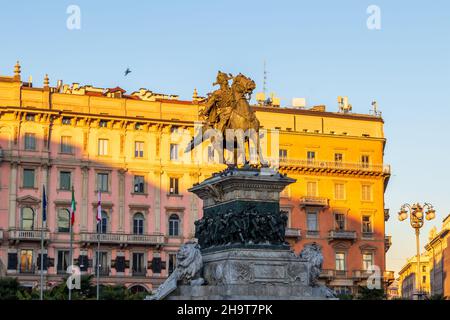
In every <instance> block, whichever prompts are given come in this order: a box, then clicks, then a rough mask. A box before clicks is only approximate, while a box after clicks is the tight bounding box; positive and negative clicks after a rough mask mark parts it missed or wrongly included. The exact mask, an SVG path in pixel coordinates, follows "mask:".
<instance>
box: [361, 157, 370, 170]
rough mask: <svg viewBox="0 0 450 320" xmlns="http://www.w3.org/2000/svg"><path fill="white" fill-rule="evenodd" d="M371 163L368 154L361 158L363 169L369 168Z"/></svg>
mask: <svg viewBox="0 0 450 320" xmlns="http://www.w3.org/2000/svg"><path fill="white" fill-rule="evenodd" d="M369 161H370V157H369V156H368V155H367V154H363V155H362V156H361V166H362V167H363V168H368V167H369Z"/></svg>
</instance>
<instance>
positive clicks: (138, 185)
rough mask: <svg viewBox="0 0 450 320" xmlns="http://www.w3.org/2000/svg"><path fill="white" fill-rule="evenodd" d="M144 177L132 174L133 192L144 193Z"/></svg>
mask: <svg viewBox="0 0 450 320" xmlns="http://www.w3.org/2000/svg"><path fill="white" fill-rule="evenodd" d="M144 187H145V179H144V176H134V189H133V190H134V192H135V193H144V192H145V188H144Z"/></svg>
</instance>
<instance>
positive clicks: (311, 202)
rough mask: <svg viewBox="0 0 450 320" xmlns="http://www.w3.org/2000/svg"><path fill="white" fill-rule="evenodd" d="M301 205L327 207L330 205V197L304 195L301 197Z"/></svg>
mask: <svg viewBox="0 0 450 320" xmlns="http://www.w3.org/2000/svg"><path fill="white" fill-rule="evenodd" d="M300 205H302V206H319V207H327V206H328V198H325V197H310V196H304V197H300Z"/></svg>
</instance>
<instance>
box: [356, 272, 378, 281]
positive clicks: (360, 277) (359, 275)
mask: <svg viewBox="0 0 450 320" xmlns="http://www.w3.org/2000/svg"><path fill="white" fill-rule="evenodd" d="M373 274H374V271H368V270H353V279H355V280H356V281H359V280H363V279H367V278H369V277H370V276H372V275H373Z"/></svg>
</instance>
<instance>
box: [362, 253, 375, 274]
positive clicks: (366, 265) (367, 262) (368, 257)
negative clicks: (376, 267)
mask: <svg viewBox="0 0 450 320" xmlns="http://www.w3.org/2000/svg"><path fill="white" fill-rule="evenodd" d="M372 266H373V254H372V253H363V270H365V271H368V270H369V269H371V268H372Z"/></svg>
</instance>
